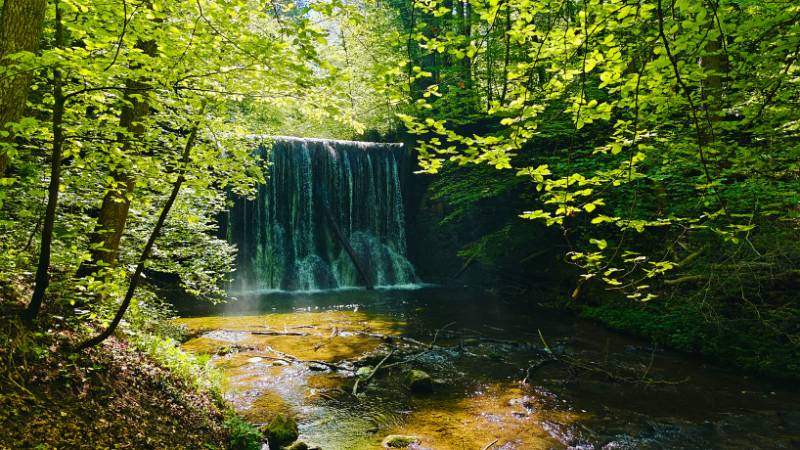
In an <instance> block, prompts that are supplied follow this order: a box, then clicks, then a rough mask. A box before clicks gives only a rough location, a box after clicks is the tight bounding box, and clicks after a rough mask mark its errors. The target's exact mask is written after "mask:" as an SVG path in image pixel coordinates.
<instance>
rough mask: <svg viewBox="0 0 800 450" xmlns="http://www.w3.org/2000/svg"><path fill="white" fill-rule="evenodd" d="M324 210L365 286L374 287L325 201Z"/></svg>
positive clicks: (370, 288)
mask: <svg viewBox="0 0 800 450" xmlns="http://www.w3.org/2000/svg"><path fill="white" fill-rule="evenodd" d="M322 210H323V211H324V212H325V217H327V218H328V223H330V225H331V228H333V234H334V235H336V239H338V240H339V243H340V244H342V247H343V248H344V250H345V251H346V252H347V255H348V256H350V259H351V260H352V261H353V265H354V266H356V270H358V274H359V275H360V276H361V280H362V281H363V282H364V286H365V287H366V288H367V290H372V289H374V286H373V285H372V279H371V278H370V277H369V275H368V274H367V271H366V269H365V267H364V266H363V265H362V264H361V261H360V260H359V259H358V255H356V252H355V250H353V247H352V246H350V242H348V241H347V239H346V238H345V236H344V233H342V230H341V229H339V225H338V224H337V223H336V218H335V217H333V214H332V213H331V210H330V209H328V205H326V204H325V203H323V204H322Z"/></svg>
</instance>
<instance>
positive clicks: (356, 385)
mask: <svg viewBox="0 0 800 450" xmlns="http://www.w3.org/2000/svg"><path fill="white" fill-rule="evenodd" d="M392 355H394V350H392V351H390V352H389V353H388V354H387V355H386V356H384V357H383V359H382V360H381V362H379V363H378V364H377V365H376V366H375V368H374V369H372V372H370V374H369V376H368V377H366V378H364V382H363V383H362V384H365V385H366V384H367V383H369V380H371V379H372V377H374V376H375V374H376V373H378V371H379V370H380V369H381V366H383V363H385V362H386V360H387V359H389V358H391V357H392ZM360 381H361V379H358V378H357V379H356V382H355V384H353V395H356V394H358V385H359V382H360Z"/></svg>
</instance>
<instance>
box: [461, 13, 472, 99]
mask: <svg viewBox="0 0 800 450" xmlns="http://www.w3.org/2000/svg"><path fill="white" fill-rule="evenodd" d="M463 8H464V20H463V22H462V32H463V34H464V37H465V38H467V44H471V43H472V4H471V3H470V2H469V0H464V6H463ZM463 62H464V84H465V85H466V88H467V89H471V88H472V58H470V57H466V58H464V60H463Z"/></svg>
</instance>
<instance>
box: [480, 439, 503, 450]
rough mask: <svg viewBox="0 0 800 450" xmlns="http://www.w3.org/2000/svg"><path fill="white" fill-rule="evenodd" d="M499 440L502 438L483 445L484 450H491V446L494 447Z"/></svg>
mask: <svg viewBox="0 0 800 450" xmlns="http://www.w3.org/2000/svg"><path fill="white" fill-rule="evenodd" d="M499 440H500V439H495V440H493V441H492V442H489V443H488V444H486V445H485V446H484V447H483V450H489V449H490V448H492V447H493V446H494V444H497V441H499Z"/></svg>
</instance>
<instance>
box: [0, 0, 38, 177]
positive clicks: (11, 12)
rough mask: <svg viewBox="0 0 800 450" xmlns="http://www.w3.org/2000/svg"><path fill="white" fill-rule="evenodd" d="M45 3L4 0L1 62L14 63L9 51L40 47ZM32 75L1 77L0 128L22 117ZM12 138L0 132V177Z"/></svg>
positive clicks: (0, 15)
mask: <svg viewBox="0 0 800 450" xmlns="http://www.w3.org/2000/svg"><path fill="white" fill-rule="evenodd" d="M46 6H47V1H46V0H5V2H4V3H3V10H2V12H0V66H2V67H4V68H5V67H7V66H8V65H10V64H13V63H12V62H11V61H8V60H7V58H8V56H9V55H12V54H14V53H18V52H21V51H28V52H35V51H36V50H37V49H38V48H39V39H40V37H41V34H42V27H43V25H44V12H45V7H46ZM32 78H33V73H31V71H23V72H18V73H15V72H14V71H12V73H10V74H4V76H2V77H0V131H9V130H8V129H7V124H9V123H13V122H17V121H19V119H20V118H21V117H22V114H23V112H24V111H25V102H26V101H27V99H28V89H29V88H30V84H31V79H32ZM13 142H14V136H13V133H10V132H9V134H8V135H7V136H0V177H2V176H3V175H4V174H5V172H6V169H7V168H8V161H9V157H8V154H7V148H8V146H10V145H12V143H13Z"/></svg>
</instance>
